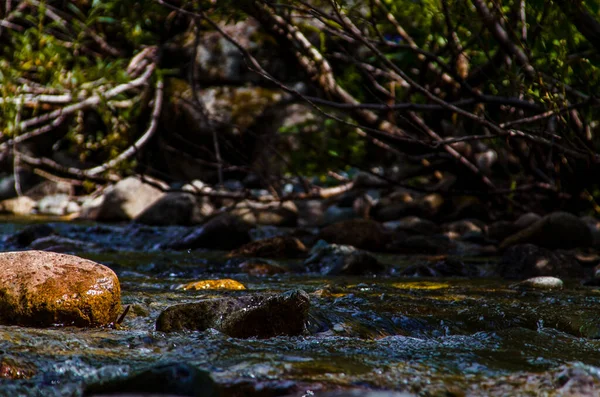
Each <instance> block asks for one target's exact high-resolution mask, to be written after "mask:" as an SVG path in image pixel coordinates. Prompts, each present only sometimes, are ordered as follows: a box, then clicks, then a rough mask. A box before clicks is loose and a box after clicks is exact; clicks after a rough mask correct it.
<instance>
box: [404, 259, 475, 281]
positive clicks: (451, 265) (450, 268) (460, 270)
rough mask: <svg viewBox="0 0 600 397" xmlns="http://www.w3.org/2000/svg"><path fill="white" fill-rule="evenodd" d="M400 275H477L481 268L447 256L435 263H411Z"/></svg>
mask: <svg viewBox="0 0 600 397" xmlns="http://www.w3.org/2000/svg"><path fill="white" fill-rule="evenodd" d="M400 275H401V276H407V277H477V276H479V269H478V268H477V266H475V265H473V264H472V263H464V262H463V261H461V260H458V259H454V258H446V259H443V260H441V261H438V262H435V263H433V264H427V265H411V266H409V267H407V268H406V269H405V270H403V271H402V272H401V273H400Z"/></svg>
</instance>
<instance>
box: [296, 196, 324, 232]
mask: <svg viewBox="0 0 600 397" xmlns="http://www.w3.org/2000/svg"><path fill="white" fill-rule="evenodd" d="M295 204H296V208H298V226H301V227H315V226H319V225H321V224H322V223H323V220H324V218H325V212H324V210H323V207H324V206H323V202H322V201H321V200H302V201H297V202H295ZM330 223H331V222H330Z"/></svg>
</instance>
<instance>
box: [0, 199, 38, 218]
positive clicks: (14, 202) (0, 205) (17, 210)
mask: <svg viewBox="0 0 600 397" xmlns="http://www.w3.org/2000/svg"><path fill="white" fill-rule="evenodd" d="M35 205H36V202H35V201H34V200H33V199H31V198H29V197H27V196H19V197H14V198H11V199H7V200H3V201H1V202H0V213H3V214H12V215H30V214H31V213H32V212H33V209H34V208H35Z"/></svg>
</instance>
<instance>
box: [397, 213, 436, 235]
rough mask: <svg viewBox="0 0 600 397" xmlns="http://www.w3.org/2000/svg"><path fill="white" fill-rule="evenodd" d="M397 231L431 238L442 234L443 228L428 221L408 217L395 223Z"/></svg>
mask: <svg viewBox="0 0 600 397" xmlns="http://www.w3.org/2000/svg"><path fill="white" fill-rule="evenodd" d="M394 229H395V230H396V231H402V232H405V233H408V234H412V235H415V234H420V235H423V236H431V235H432V234H437V233H439V232H440V230H441V228H440V227H439V226H438V225H437V224H436V223H435V222H432V221H430V220H427V219H423V218H419V217H416V216H407V217H405V218H402V219H400V220H399V221H397V222H395V228H394Z"/></svg>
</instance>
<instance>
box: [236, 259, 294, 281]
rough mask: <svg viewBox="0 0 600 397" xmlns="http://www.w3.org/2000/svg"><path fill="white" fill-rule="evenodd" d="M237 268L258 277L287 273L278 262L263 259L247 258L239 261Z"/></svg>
mask: <svg viewBox="0 0 600 397" xmlns="http://www.w3.org/2000/svg"><path fill="white" fill-rule="evenodd" d="M239 268H240V270H241V271H242V272H244V273H248V274H249V275H251V276H258V277H264V276H273V275H275V274H281V273H287V269H286V268H284V267H283V266H281V265H279V264H278V263H275V262H274V261H269V260H263V259H249V260H247V261H244V262H242V263H240V265H239Z"/></svg>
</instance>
